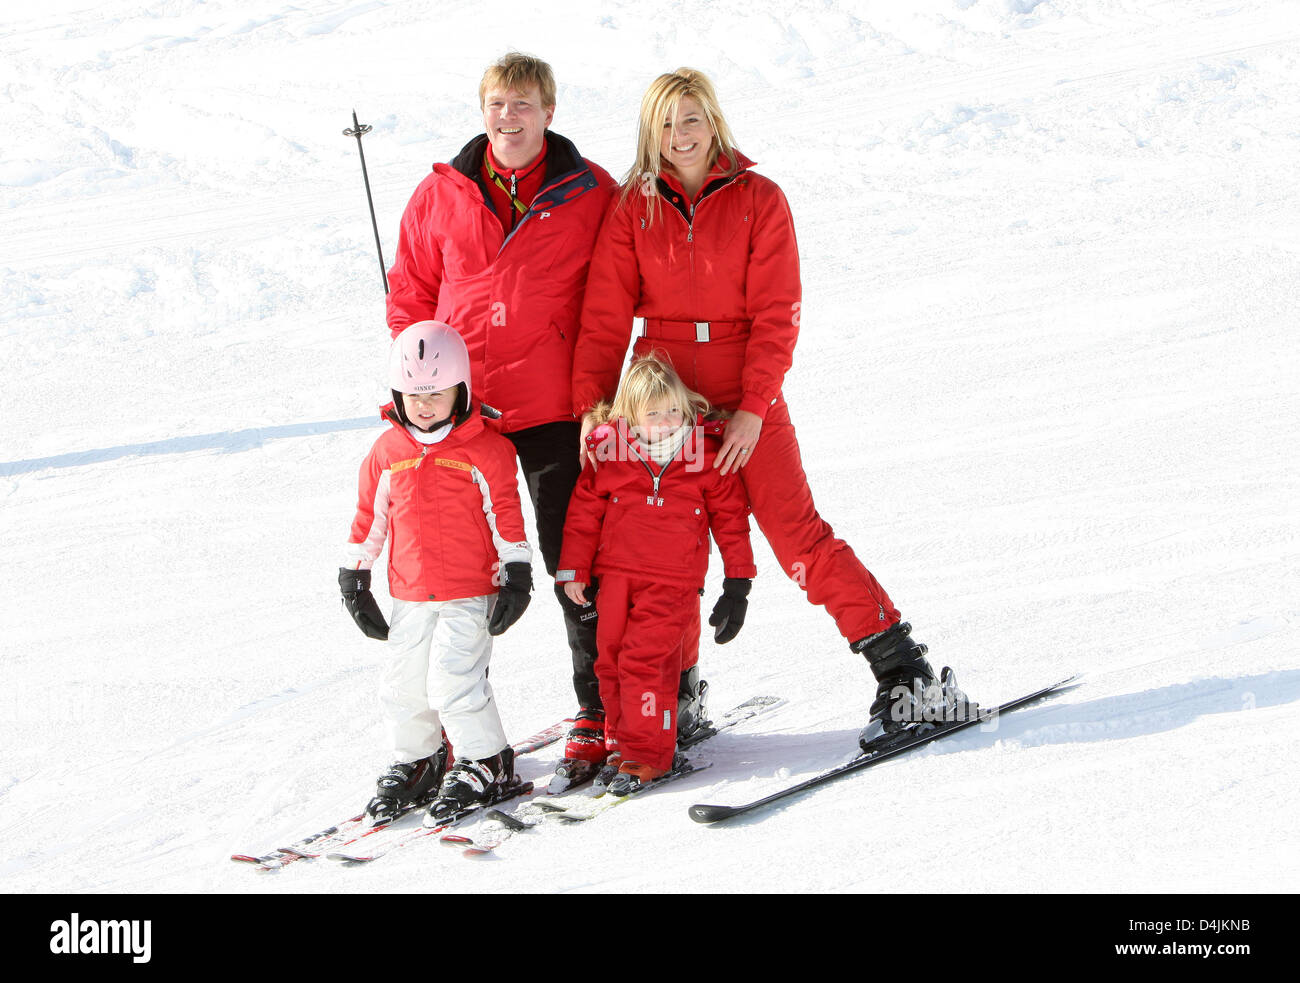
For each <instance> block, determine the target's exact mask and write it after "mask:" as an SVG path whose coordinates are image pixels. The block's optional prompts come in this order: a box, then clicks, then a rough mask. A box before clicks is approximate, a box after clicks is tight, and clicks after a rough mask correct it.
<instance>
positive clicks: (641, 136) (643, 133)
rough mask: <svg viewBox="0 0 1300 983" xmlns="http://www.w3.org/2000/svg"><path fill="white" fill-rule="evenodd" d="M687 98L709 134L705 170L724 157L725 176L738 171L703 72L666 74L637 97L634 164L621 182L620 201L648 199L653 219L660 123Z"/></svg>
mask: <svg viewBox="0 0 1300 983" xmlns="http://www.w3.org/2000/svg"><path fill="white" fill-rule="evenodd" d="M686 96H690V97H691V98H692V99H694V100H695V101H696V102H698V103H699V104H700V109H701V110H702V111H703V113H704V118H705V119H706V120H707V121H708V124H709V127H710V129H712V130H713V146H712V147H711V148H709V167H710V168H712V167H713V165H714V164H716V163H717V162H718V157H719V156H722V155H725V156H726V158H727V160H728V162H729V164H730V168H729V170H728V171H727V174H728V175H731V174H734V173H736V171H738V170H739V169H740V168H739V166H738V165H737V163H736V154H737V151H736V141H735V138H734V137H733V136H732V135H731V127H729V126H728V125H727V120H726V117H724V116H723V115H722V107H721V106H720V105H718V94H717V92H716V91H714V88H713V83H712V82H710V81H709V77H708V76H707V75H705V74H704V73H703V72H700V71H697V70H695V69H694V68H679V69H677V71H675V72H666V73H665V74H663V75H660V76H659V77H658V78H657V79H655V80H654V81H653V82H651V83H650V88H648V89H646V91H645V95H644V96H642V97H641V115H640V118H639V120H638V123H637V135H636V161H635V163H633V164H632V169H631V170H630V171H628V172H627V176H626V177H625V178H624V179H623V199H624V200H626V199H627V197H628V196H629V195H631V194H632V193H633V192H637V193H640V194H643V195H645V196H646V197H647V198H649V199H650V215H651V218H652V219H653V217H654V215H655V214H656V212H657V210H658V205H659V202H658V197H659V192H658V188H657V186H656V182H657V181H658V179H659V175H660V173H661V172H662V171H663V163H664V162H663V158H662V157H661V156H660V154H659V145H660V140H661V138H662V136H663V128H664V123H665V122H667V123H671V122H673V121H674V120H676V119H677V107H678V106H680V105H681V101H682V99H683V98H684V97H686Z"/></svg>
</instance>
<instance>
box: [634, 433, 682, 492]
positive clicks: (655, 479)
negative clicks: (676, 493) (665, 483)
mask: <svg viewBox="0 0 1300 983" xmlns="http://www.w3.org/2000/svg"><path fill="white" fill-rule="evenodd" d="M628 446H629V447H631V448H632V453H633V454H636V447H635V446H634V445H632V444H630V443H629V444H628ZM636 459H637V460H638V461H640V462H641V466H642V467H643V468H645V469H646V472H647V473H648V474H649V475H650V478H651V480H652V481H653V482H654V494H653V495H648V496H646V500H645V503H646V504H647V505H663V504H664V500H663V499H662V498H660V497H659V482H660V481H662V480H663V477H664V472H666V471H667V470H668V468H669V467H670V466H671V465H672V463H673V462H672V459H669V461H668V462H667V463H666V464H664V466H663V467H662V468H660V469H659V473H658V474H655V470H654V468H652V467H651V466H650V462H649V461H647V460H646V459H645V458H643V457H641V455H639V454H636Z"/></svg>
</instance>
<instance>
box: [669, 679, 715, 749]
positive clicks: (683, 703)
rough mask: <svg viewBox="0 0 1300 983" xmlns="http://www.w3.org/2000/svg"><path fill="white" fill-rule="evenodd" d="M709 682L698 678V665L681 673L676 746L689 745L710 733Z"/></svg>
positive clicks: (678, 689) (678, 688)
mask: <svg viewBox="0 0 1300 983" xmlns="http://www.w3.org/2000/svg"><path fill="white" fill-rule="evenodd" d="M708 692H709V684H708V681H707V680H704V679H701V678H700V667H699V666H691V668H689V669H687V670H686V671H685V672H684V673H682V678H681V683H680V684H679V685H678V687H677V746H678V747H679V748H684V747H690V746H691V745H692V744H695V743H698V742H699V741H701V740H703V739H704V738H705V737H707V736H708V735H709V734H710V733H712V731H711V728H710V724H711V723H712V722H711V721H710V720H709V708H708Z"/></svg>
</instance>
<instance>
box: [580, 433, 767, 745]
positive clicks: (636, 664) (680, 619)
mask: <svg viewBox="0 0 1300 983" xmlns="http://www.w3.org/2000/svg"><path fill="white" fill-rule="evenodd" d="M721 432H722V424H721V423H720V422H715V423H709V424H704V423H703V422H702V421H697V424H696V426H695V427H694V428H693V430H692V432H691V434H690V436H689V437H688V438H687V440H686V443H685V444H684V445H683V447H682V448H681V449H680V450H679V451H678V452H677V453H676V455H674V457H673V458H672V459H671V460H670V461H668V463H667V464H665V465H663V466H662V467H661V466H660V465H658V464H657V463H655V461H654V460H652V459H651V458H650V457H649V456H648V455H647V454H646V452H645V450H644V448H643V447H642V446H641V445H640V444H639V443H638V442H637V441H636V440H635V438H633V437H632V436H631V435H630V434H629V433H628V430H627V425H626V422H625V421H623V420H616V421H614V422H613V423H612V424H604V425H602V426H600V427H597V428H596V430H594V431H593V432H592V433H591V435H590V436H589V437H588V438H587V443H588V447H589V448H590V449H591V451H592V453H594V454H595V456H596V459H597V461H598V462H599V465H598V466H597V467H594V468H592V467H588V468H586V469H584V471H583V473H582V477H581V478H579V479H578V486H577V488H576V489H575V490H574V493H573V498H572V499H571V500H570V502H569V514H568V517H567V519H566V520H565V524H564V547H563V549H562V550H561V553H560V570H559V572H558V573H557V574H556V580H557V581H561V582H567V581H577V582H579V583H588V584H589V583H591V582H592V579H593V577H595V578H598V579H599V581H600V590H599V591H598V592H597V594H596V610H597V611H598V613H599V617H598V619H597V622H596V642H597V646H598V648H599V651H600V657H599V658H598V659H597V660H596V676H597V678H598V679H599V681H600V698H601V702H602V703H603V704H604V707H605V733H606V736H607V737H609V738H612V739H613V740H616V741H617V742H618V743H619V747H620V749H621V750H622V752H623V757H624V758H625V760H627V761H636V762H639V763H641V764H648V765H651V766H653V767H655V768H662V769H664V770H667V769H668V768H669V767H671V765H672V760H673V753H674V751H675V750H676V747H677V689H678V684H679V681H680V676H681V673H682V672H683V670H685V669H688V668H690V666H691V665H693V664H694V661H695V659H696V658H697V653H698V647H699V631H700V599H699V594H700V590H701V588H703V586H704V576H705V573H706V571H707V569H708V563H709V532H710V530H712V532H713V537H714V538H715V539H716V540H717V542H718V546H719V548H720V549H721V551H722V559H723V570H724V575H725V576H727V577H744V578H752V577H754V576H755V574H756V573H757V571H756V570H755V568H754V555H753V552H752V551H751V549H750V545H749V520H748V519H747V518H746V509H745V495H744V491H743V489H742V488H741V485H740V482H739V481H738V480H737V478H736V476H735V475H734V474H729V475H722V474H721V473H719V472H718V471H717V470H716V469H714V467H713V459H714V455H715V454H716V451H717V446H716V437H717V435H718V434H720V433H721Z"/></svg>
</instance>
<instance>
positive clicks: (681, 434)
mask: <svg viewBox="0 0 1300 983" xmlns="http://www.w3.org/2000/svg"><path fill="white" fill-rule="evenodd" d="M694 429H695V424H694V423H684V424H682V425H681V427H679V428H678V429H676V430H674V431H673V432H672V433H670V434H668V435H667V436H665V437H660V438H659V439H658V440H641V439H640V438H638V440H639V441H640V444H641V446H642V447H644V448H645V452H646V453H647V454H649V455H650V460H652V461H654V462H655V464H658V465H659V466H660V467H663V466H664V465H665V464H667V463H668V462H669V461H671V460H672V459H673V458H674V457H676V456H677V452H678V451H679V450H681V449H682V445H684V444H685V443H686V438H687V437H689V436H690V435H691V431H692V430H694Z"/></svg>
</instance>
